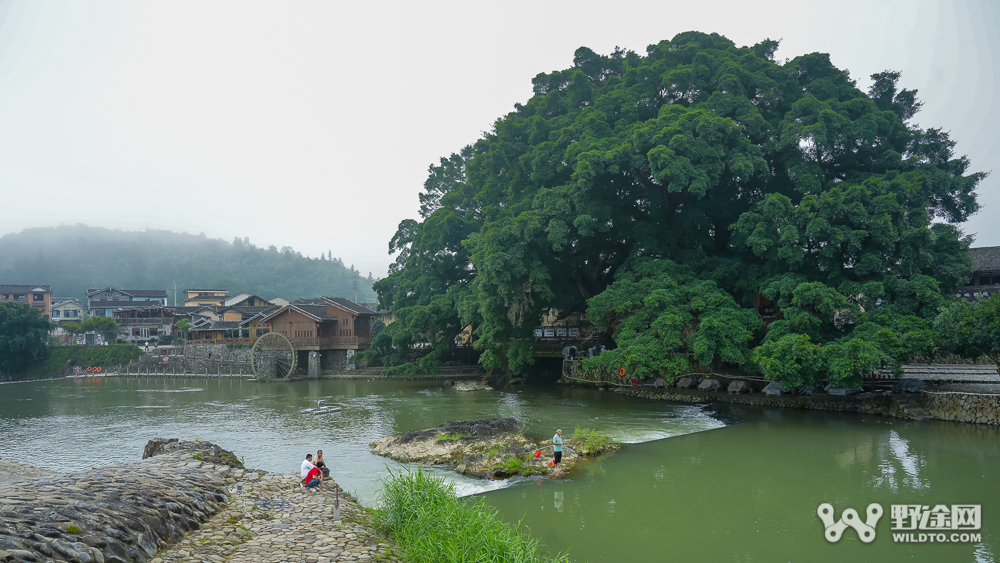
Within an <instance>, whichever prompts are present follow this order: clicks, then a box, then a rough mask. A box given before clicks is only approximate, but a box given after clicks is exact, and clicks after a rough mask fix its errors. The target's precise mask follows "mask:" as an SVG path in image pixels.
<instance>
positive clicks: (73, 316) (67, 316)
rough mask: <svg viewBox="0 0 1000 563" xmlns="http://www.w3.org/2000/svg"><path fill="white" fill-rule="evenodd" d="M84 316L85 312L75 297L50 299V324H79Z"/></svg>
mask: <svg viewBox="0 0 1000 563" xmlns="http://www.w3.org/2000/svg"><path fill="white" fill-rule="evenodd" d="M85 316H86V310H85V309H84V308H83V305H80V300H79V299H77V298H76V297H53V298H52V317H51V318H52V322H54V323H56V324H59V325H62V324H65V323H68V322H75V323H79V322H82V321H83V318H84V317H85Z"/></svg>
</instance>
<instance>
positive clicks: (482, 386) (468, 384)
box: [452, 381, 493, 391]
mask: <svg viewBox="0 0 1000 563" xmlns="http://www.w3.org/2000/svg"><path fill="white" fill-rule="evenodd" d="M452 389H454V390H455V391H492V390H493V388H492V387H490V386H489V385H487V384H486V382H485V381H459V382H458V383H456V384H455V385H453V386H452Z"/></svg>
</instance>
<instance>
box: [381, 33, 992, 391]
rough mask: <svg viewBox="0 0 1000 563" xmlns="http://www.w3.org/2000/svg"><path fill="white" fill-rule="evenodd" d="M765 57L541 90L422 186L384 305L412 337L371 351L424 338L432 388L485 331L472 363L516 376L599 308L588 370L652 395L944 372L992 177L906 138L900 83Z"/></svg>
mask: <svg viewBox="0 0 1000 563" xmlns="http://www.w3.org/2000/svg"><path fill="white" fill-rule="evenodd" d="M776 48H777V43H776V42H775V41H770V40H766V41H763V42H761V43H759V44H757V45H753V46H750V47H736V46H735V45H734V44H733V43H732V42H731V41H729V40H728V39H726V38H725V37H722V36H720V35H717V34H711V35H706V34H703V33H696V32H688V33H682V34H680V35H678V36H676V37H674V38H673V39H672V40H670V41H663V42H661V43H659V44H656V45H651V46H649V47H648V48H647V54H646V56H640V55H639V54H637V53H634V52H631V51H623V50H616V51H615V52H613V53H611V54H610V55H608V56H602V55H599V54H597V53H594V52H593V51H591V50H590V49H587V48H580V49H578V50H577V51H576V54H575V57H574V64H573V66H572V68H569V69H566V70H562V71H557V72H552V73H549V74H544V73H543V74H539V75H538V76H536V77H535V78H534V80H533V81H532V83H533V86H534V95H533V96H532V97H531V99H530V100H528V102H527V103H526V104H523V105H522V104H516V105H515V110H514V111H513V112H511V113H509V114H507V115H506V116H504V117H502V118H500V119H499V120H497V122H496V123H495V124H494V126H493V128H492V131H490V132H489V133H487V134H485V135H484V137H483V138H482V139H480V140H478V141H476V142H475V143H474V144H472V145H470V146H468V147H466V148H465V149H463V150H462V151H461V152H459V153H457V154H453V155H451V156H450V157H448V158H442V159H441V161H440V164H438V165H436V166H432V167H431V168H430V176H429V178H428V180H427V182H426V183H425V184H424V191H423V193H421V194H420V203H421V206H420V217H421V219H420V220H419V221H415V220H405V221H403V222H401V223H400V225H399V230H398V232H397V233H396V235H395V236H394V237H393V239H392V241H391V242H390V244H389V249H390V252H395V251H399V255H398V259H397V260H396V262H395V264H394V266H393V267H392V269H391V270H392V271H391V274H390V275H389V276H388V277H387V278H386V279H384V280H382V281H380V282H378V283H377V284H376V286H375V288H376V290H377V291H378V293H379V297H380V300H381V302H382V304H383V305H384V306H390V307H392V309H393V310H394V312H395V314H396V316H397V317H398V318H399V322H397V323H393V324H391V325H389V327H388V328H387V329H386V330H384V331H383V332H382V333H381V334H380V335H379V336H378V337H377V339H376V342H375V343H374V346H373V349H372V351H371V352H370V353H369V354H370V355H378V356H380V357H381V358H382V360H383V361H384V362H385V363H386V364H387V365H398V364H401V363H402V362H404V361H406V358H407V350H409V349H411V348H412V347H413V346H414V345H415V344H416V343H418V342H423V343H424V344H423V347H424V348H423V350H424V351H426V352H427V354H426V355H425V356H423V358H422V359H421V360H420V362H421V367H423V368H425V369H432V368H433V367H434V366H435V365H436V364H437V363H438V362H440V361H441V360H442V359H444V358H446V357H448V354H449V352H450V350H451V349H452V348H453V347H454V346H455V340H456V336H457V335H459V334H460V332H461V330H462V329H463V327H465V326H472V327H473V329H474V336H473V338H474V339H475V347H476V349H477V350H479V351H481V356H480V362H481V363H482V364H483V365H485V366H486V367H487V368H492V369H501V370H504V372H506V373H518V372H520V371H522V370H523V369H524V367H525V366H526V365H527V364H529V363H531V362H532V357H531V346H532V343H533V337H532V329H533V328H534V327H535V326H536V325H537V324H538V321H539V318H540V317H541V316H542V314H543V313H546V312H548V311H558V312H560V313H562V314H568V313H572V312H575V311H587V313H588V315H589V317H590V319H591V321H592V322H593V323H594V324H596V325H597V326H598V327H599V328H600V329H601V330H603V331H605V332H606V333H607V334H608V335H610V337H611V338H613V340H614V344H615V346H614V348H613V349H612V350H610V351H609V352H607V353H605V354H604V355H602V356H600V357H599V358H597V359H595V360H594V361H593V362H592V363H593V364H595V365H596V366H597V367H604V368H614V369H617V368H619V367H624V368H626V369H627V370H628V371H629V372H630V373H635V374H639V375H646V374H653V373H659V374H663V375H666V376H672V375H676V374H679V373H683V372H684V371H687V370H689V369H692V367H693V366H692V364H697V365H700V366H709V365H713V364H715V365H718V364H720V363H725V364H729V365H739V366H742V367H743V368H744V369H746V370H749V371H754V372H762V373H763V374H764V375H766V376H767V377H768V378H772V379H778V380H782V381H786V382H788V383H789V384H790V385H793V386H795V385H806V384H812V383H820V382H823V381H827V382H831V383H838V384H843V383H856V382H857V381H858V380H859V379H860V378H861V377H862V376H863V375H865V374H866V373H870V372H871V370H872V369H873V368H874V367H877V366H892V365H894V364H897V365H898V362H899V361H900V360H901V359H904V358H906V357H908V356H911V355H920V354H927V353H930V352H933V350H934V349H935V346H936V344H935V334H936V333H935V332H934V330H933V323H932V319H933V317H934V315H935V314H936V312H937V310H938V309H939V308H940V306H941V305H942V303H943V301H944V299H945V298H946V297H947V296H949V295H953V294H954V291H955V290H956V289H957V287H958V286H959V285H961V283H962V281H963V278H964V277H965V276H966V275H967V274H968V271H969V269H970V264H969V258H968V253H967V252H966V249H967V247H968V244H969V239H968V238H963V235H962V233H961V231H960V230H959V228H958V227H957V224H958V223H961V222H962V221H965V220H966V218H967V217H969V215H970V214H972V213H974V212H975V211H976V210H977V208H978V206H977V203H976V198H975V194H974V192H973V190H974V189H975V187H976V185H977V183H978V182H979V181H980V180H981V179H982V178H983V177H984V175H983V174H982V173H970V172H969V162H968V160H967V159H966V158H964V157H962V158H956V157H955V156H954V154H953V147H954V142H953V141H952V140H950V139H949V137H948V135H947V133H945V132H943V131H941V130H940V129H920V128H918V127H916V126H915V125H913V124H911V123H910V119H911V118H912V117H913V115H914V114H915V113H916V112H917V111H918V110H919V108H920V106H921V104H920V102H918V101H917V98H916V92H915V91H913V90H906V89H900V88H899V87H898V86H897V80H898V78H899V73H897V72H891V71H887V72H883V73H879V74H876V75H873V76H872V79H873V81H874V83H873V85H872V86H871V88H870V89H869V91H868V92H867V93H865V92H862V91H861V90H859V89H858V88H857V86H856V84H855V82H854V81H853V80H852V79H851V78H850V76H849V75H848V73H847V72H846V71H844V70H840V69H838V68H836V67H834V66H833V65H832V64H831V63H830V59H829V57H828V55H825V54H820V53H813V54H809V55H804V56H801V57H797V58H795V59H792V60H790V61H786V62H781V61H776V60H774V57H773V54H774V51H775V49H776ZM761 303H767V304H768V307H769V308H773V309H774V315H773V316H772V317H770V319H769V320H772V321H773V322H769V323H768V324H767V326H765V323H764V321H763V320H762V316H761V314H760V313H759V312H758V309H759V308H760V304H761Z"/></svg>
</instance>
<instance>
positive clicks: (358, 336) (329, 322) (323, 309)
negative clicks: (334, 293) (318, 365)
mask: <svg viewBox="0 0 1000 563" xmlns="http://www.w3.org/2000/svg"><path fill="white" fill-rule="evenodd" d="M374 316H376V313H375V311H372V310H371V309H369V308H367V307H365V306H363V305H361V304H359V303H355V302H353V301H350V300H348V299H344V298H342V297H320V298H317V299H316V300H312V299H309V300H305V302H292V303H290V304H288V305H286V306H284V307H281V308H278V309H276V310H274V311H272V312H270V313H269V314H267V315H266V316H265V317H263V318H262V319H261V321H262V322H263V323H264V324H265V325H266V326H268V327H270V329H271V331H272V332H280V333H281V334H284V335H285V336H287V337H288V338H289V339H290V340H291V341H292V344H294V345H295V348H296V349H298V350H366V349H368V347H369V346H371V342H372V339H371V321H372V318H373V317H374Z"/></svg>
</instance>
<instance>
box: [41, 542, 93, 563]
mask: <svg viewBox="0 0 1000 563" xmlns="http://www.w3.org/2000/svg"><path fill="white" fill-rule="evenodd" d="M49 545H50V546H51V547H52V550H53V551H55V552H56V553H58V554H59V555H62V556H63V557H65V558H66V559H69V560H70V561H75V562H77V563H82V562H81V561H80V552H79V551H77V550H76V548H75V547H73V545H72V544H71V543H69V542H68V541H66V540H64V539H62V538H60V539H56V540H52V543H50V544H49ZM88 555H89V554H88Z"/></svg>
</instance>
